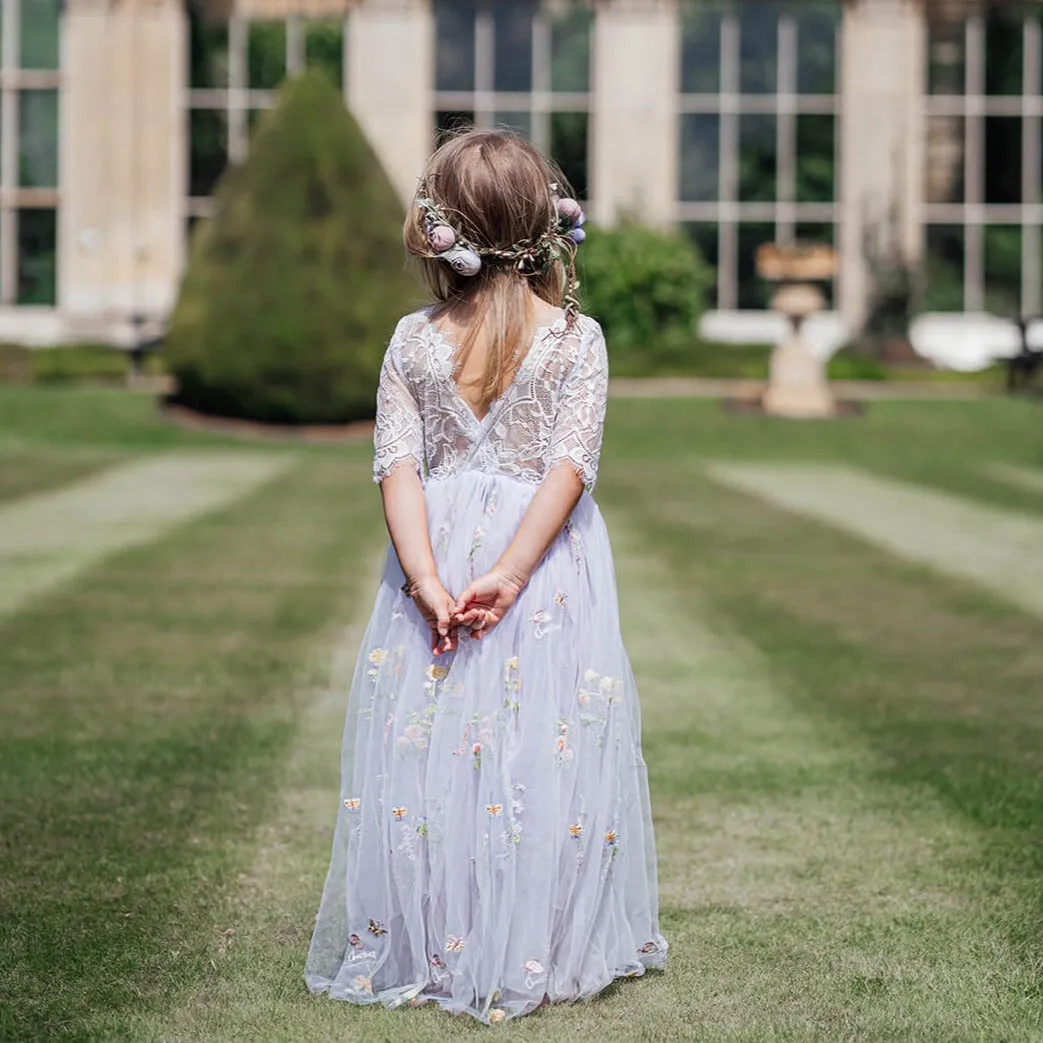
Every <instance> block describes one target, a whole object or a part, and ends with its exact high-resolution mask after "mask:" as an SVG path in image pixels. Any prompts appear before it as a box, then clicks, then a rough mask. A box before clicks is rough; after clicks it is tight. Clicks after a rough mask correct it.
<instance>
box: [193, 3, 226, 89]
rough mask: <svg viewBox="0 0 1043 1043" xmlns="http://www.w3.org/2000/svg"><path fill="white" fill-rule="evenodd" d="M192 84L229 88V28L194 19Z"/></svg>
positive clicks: (195, 85)
mask: <svg viewBox="0 0 1043 1043" xmlns="http://www.w3.org/2000/svg"><path fill="white" fill-rule="evenodd" d="M190 33H191V39H190V41H189V47H190V50H191V66H192V67H191V70H190V73H189V75H190V83H191V85H192V86H193V87H202V88H206V87H227V86H228V26H227V25H215V24H211V23H210V22H206V21H204V20H203V19H201V18H196V17H193V18H192V21H191V23H190Z"/></svg>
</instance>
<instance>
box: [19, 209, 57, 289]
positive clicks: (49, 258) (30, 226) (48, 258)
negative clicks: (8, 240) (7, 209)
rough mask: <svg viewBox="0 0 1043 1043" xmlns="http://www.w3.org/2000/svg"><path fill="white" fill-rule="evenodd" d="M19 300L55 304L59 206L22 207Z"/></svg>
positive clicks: (20, 217) (20, 219)
mask: <svg viewBox="0 0 1043 1043" xmlns="http://www.w3.org/2000/svg"><path fill="white" fill-rule="evenodd" d="M17 214H18V303H19V304H54V302H55V271H56V268H55V258H56V256H57V244H58V212H57V211H56V210H19V211H17Z"/></svg>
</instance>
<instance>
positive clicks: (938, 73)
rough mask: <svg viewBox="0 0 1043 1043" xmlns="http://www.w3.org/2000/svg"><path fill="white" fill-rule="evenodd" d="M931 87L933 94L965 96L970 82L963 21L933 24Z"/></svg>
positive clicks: (929, 55)
mask: <svg viewBox="0 0 1043 1043" xmlns="http://www.w3.org/2000/svg"><path fill="white" fill-rule="evenodd" d="M929 31H930V37H929V39H928V42H927V52H928V53H927V85H928V91H929V92H930V93H931V94H962V93H963V90H964V84H965V82H966V69H967V31H966V25H965V23H964V22H963V21H962V20H959V19H958V20H956V21H953V22H942V21H937V22H936V21H933V20H932V21H931V23H930V24H929Z"/></svg>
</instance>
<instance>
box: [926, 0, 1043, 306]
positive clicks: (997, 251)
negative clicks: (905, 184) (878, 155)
mask: <svg viewBox="0 0 1043 1043" xmlns="http://www.w3.org/2000/svg"><path fill="white" fill-rule="evenodd" d="M945 13H946V12H945V9H944V8H941V7H939V8H938V10H937V11H936V12H935V14H936V15H937V16H939V17H938V18H937V19H936V20H934V21H933V22H932V23H931V25H930V28H929V38H928V48H929V49H928V55H927V59H928V60H927V67H928V83H927V88H928V97H927V128H926V130H927V133H926V148H927V161H926V175H927V183H926V185H925V200H926V212H925V216H926V221H927V229H926V255H925V256H926V260H925V265H924V276H925V278H924V293H925V296H924V306H925V307H926V308H927V309H928V310H935V311H960V310H964V309H966V310H967V311H980V310H982V309H986V310H988V311H992V312H996V313H997V314H1002V315H1009V316H1016V315H1018V314H1019V313H1023V314H1026V315H1034V314H1037V313H1039V311H1040V310H1041V306H1043V293H1041V286H1040V282H1041V271H1043V264H1041V244H1040V223H1041V221H1043V205H1041V204H1043V199H1041V190H1043V162H1041V155H1043V150H1041V130H1040V120H1041V119H1043V98H1041V96H1040V87H1041V79H1043V48H1041V43H1040V36H1041V33H1040V20H1039V17H1038V16H1037V15H1035V14H1032V13H1030V12H1029V11H1027V9H1026V8H1025V7H1024V6H1020V5H1013V4H1012V5H1007V4H996V5H994V6H992V7H991V8H990V9H989V10H987V11H986V12H984V13H981V14H977V15H974V16H973V17H970V18H964V17H958V15H959V11H958V10H957V11H953V12H952V13H951V14H950V17H949V18H948V19H945V18H944V17H943V16H944V15H945Z"/></svg>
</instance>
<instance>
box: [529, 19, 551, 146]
mask: <svg viewBox="0 0 1043 1043" xmlns="http://www.w3.org/2000/svg"><path fill="white" fill-rule="evenodd" d="M550 72H551V28H550V19H549V17H548V15H547V12H546V11H543V10H541V11H539V12H538V13H537V14H536V16H535V18H533V21H532V98H531V102H532V104H531V106H530V112H531V117H530V118H531V120H532V122H531V124H530V125H531V127H532V143H533V144H534V145H535V146H536V147H537V148H538V149H540V150H541V151H542V152H547V153H549V152H550V110H551V108H552V107H553V98H552V96H551V82H550Z"/></svg>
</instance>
